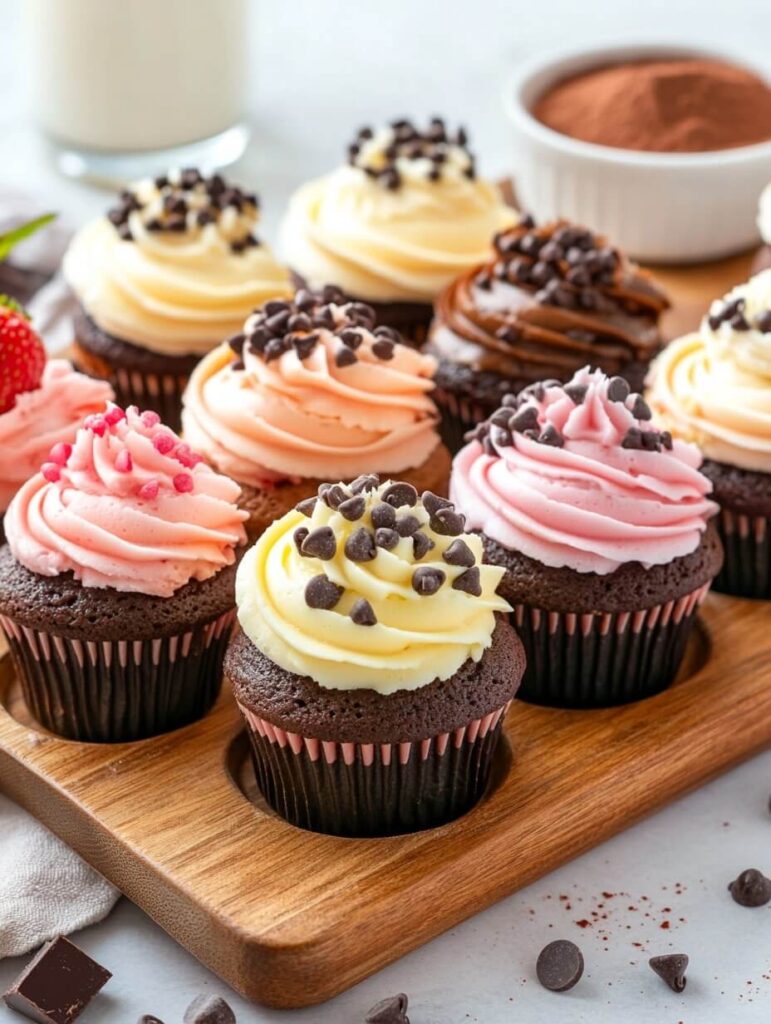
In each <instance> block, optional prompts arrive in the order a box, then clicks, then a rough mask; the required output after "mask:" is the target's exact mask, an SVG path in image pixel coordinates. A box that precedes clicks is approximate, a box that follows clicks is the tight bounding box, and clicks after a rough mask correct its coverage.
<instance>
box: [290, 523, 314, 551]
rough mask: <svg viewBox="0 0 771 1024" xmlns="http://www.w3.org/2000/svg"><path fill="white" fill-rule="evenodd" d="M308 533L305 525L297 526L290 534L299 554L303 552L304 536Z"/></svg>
mask: <svg viewBox="0 0 771 1024" xmlns="http://www.w3.org/2000/svg"><path fill="white" fill-rule="evenodd" d="M309 533H310V530H309V529H308V527H307V526H298V527H297V529H296V530H295V531H294V533H293V534H292V540H293V541H294V546H295V547H296V548H297V550H298V552H299V553H300V554H302V553H303V542H304V541H305V538H306V537H307V536H308V534H309Z"/></svg>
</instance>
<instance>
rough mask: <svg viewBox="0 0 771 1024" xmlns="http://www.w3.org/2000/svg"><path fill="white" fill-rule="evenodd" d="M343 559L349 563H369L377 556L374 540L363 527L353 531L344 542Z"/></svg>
mask: <svg viewBox="0 0 771 1024" xmlns="http://www.w3.org/2000/svg"><path fill="white" fill-rule="evenodd" d="M344 551H345V557H346V558H347V559H349V560H350V561H351V562H371V561H372V559H373V558H375V557H376V555H377V549H376V547H375V538H374V537H373V536H372V534H371V533H370V532H369V530H366V529H365V528H364V527H363V526H360V527H359V529H358V530H354V531H353V533H352V534H351V535H350V537H349V538H348V540H347V541H346V542H345V548H344Z"/></svg>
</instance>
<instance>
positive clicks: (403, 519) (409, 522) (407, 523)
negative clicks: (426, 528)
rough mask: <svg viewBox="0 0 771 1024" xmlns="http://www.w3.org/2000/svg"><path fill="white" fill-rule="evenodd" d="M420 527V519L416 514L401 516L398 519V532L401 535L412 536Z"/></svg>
mask: <svg viewBox="0 0 771 1024" xmlns="http://www.w3.org/2000/svg"><path fill="white" fill-rule="evenodd" d="M419 529H420V520H419V519H417V518H416V517H415V516H410V515H406V516H400V517H399V518H398V519H397V520H396V532H397V533H398V534H399V536H400V537H411V536H412V535H413V533H417V532H418V530H419Z"/></svg>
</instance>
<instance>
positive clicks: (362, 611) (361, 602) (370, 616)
mask: <svg viewBox="0 0 771 1024" xmlns="http://www.w3.org/2000/svg"><path fill="white" fill-rule="evenodd" d="M351 619H352V620H353V621H354V622H355V623H356V625H357V626H374V625H376V624H377V615H375V611H374V609H373V607H372V605H371V604H370V603H369V601H367V600H366V598H364V597H360V598H359V599H358V600H357V601H354V604H353V607H352V608H351Z"/></svg>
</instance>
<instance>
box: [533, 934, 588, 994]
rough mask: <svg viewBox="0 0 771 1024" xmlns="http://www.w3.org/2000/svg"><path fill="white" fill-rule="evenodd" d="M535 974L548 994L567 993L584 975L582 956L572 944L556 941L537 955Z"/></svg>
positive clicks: (562, 940)
mask: <svg viewBox="0 0 771 1024" xmlns="http://www.w3.org/2000/svg"><path fill="white" fill-rule="evenodd" d="M535 973H536V975H537V976H538V980H539V981H540V983H541V984H542V985H543V987H544V988H547V989H548V990H549V991H550V992H567V991H568V989H571V988H573V986H574V985H577V984H578V982H579V981H580V980H581V975H582V974H583V973H584V957H583V954H582V953H581V950H580V949H579V948H578V946H577V945H576V944H575V943H574V942H570V941H569V940H568V939H557V940H556V941H555V942H550V943H549V944H548V946H544V948H543V949H542V950H541V952H540V953H539V955H538V961H537V963H536V965H535Z"/></svg>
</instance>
